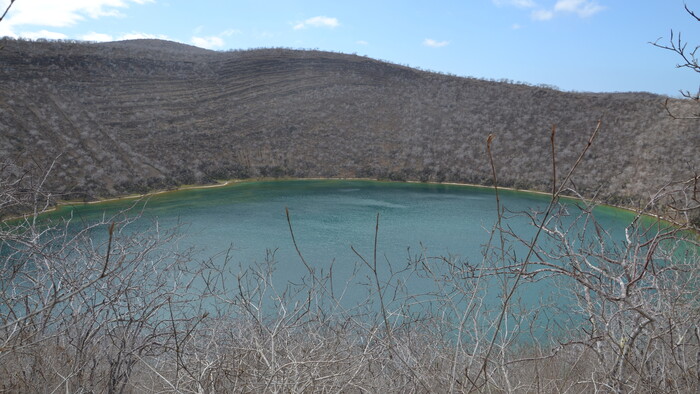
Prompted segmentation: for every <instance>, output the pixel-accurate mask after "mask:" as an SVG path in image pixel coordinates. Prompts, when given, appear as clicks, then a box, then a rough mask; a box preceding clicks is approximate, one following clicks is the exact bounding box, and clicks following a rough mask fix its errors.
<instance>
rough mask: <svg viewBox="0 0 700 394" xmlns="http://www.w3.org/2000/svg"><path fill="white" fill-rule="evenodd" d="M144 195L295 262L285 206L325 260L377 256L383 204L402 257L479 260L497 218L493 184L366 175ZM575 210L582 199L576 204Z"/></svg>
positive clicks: (242, 252)
mask: <svg viewBox="0 0 700 394" xmlns="http://www.w3.org/2000/svg"><path fill="white" fill-rule="evenodd" d="M500 193H501V200H502V205H503V207H504V208H505V209H506V210H508V211H511V212H520V211H530V210H540V211H541V210H544V209H545V208H546V206H547V204H548V203H549V197H548V196H546V195H540V194H535V193H526V192H517V191H510V190H501V191H500ZM133 204H134V200H119V201H112V202H105V203H100V204H86V205H82V204H81V205H74V206H63V207H61V208H60V209H59V210H58V211H57V212H54V213H52V214H51V215H50V216H52V217H56V216H63V217H65V216H67V215H69V214H72V215H73V221H74V222H77V223H78V222H88V223H89V222H93V221H96V220H98V219H99V218H101V217H102V216H103V215H104V214H105V212H107V215H109V214H110V213H114V212H117V211H118V210H121V209H125V208H127V207H130V206H132V205H133ZM143 204H145V208H144V210H143V219H145V220H144V222H145V223H150V222H151V221H152V220H157V221H158V223H159V225H160V227H161V228H168V227H172V226H176V225H180V226H182V228H181V229H182V232H183V233H184V237H183V239H182V241H181V242H182V245H184V246H195V247H197V248H198V249H204V250H205V251H209V252H215V251H223V250H226V249H227V248H228V247H229V246H231V245H232V246H233V248H234V250H235V256H234V257H235V259H236V260H240V261H251V262H252V261H261V260H264V259H265V256H266V251H267V250H274V251H276V253H275V255H276V257H277V260H278V261H280V262H283V264H287V265H292V264H294V265H297V264H301V262H300V261H299V260H300V259H299V257H298V255H297V253H296V251H295V249H294V245H293V243H292V238H291V235H290V230H289V225H288V223H287V218H286V215H285V208H288V209H289V213H290V217H291V221H292V225H293V230H294V234H295V236H296V241H297V244H298V246H299V248H300V250H301V252H302V253H303V255H304V257H305V258H306V260H307V261H309V262H313V264H314V265H317V266H324V265H327V264H330V263H331V262H332V261H335V262H336V264H337V265H343V264H348V263H351V262H355V261H357V260H359V259H358V257H357V255H356V254H355V253H354V252H353V251H352V250H351V246H352V247H354V248H355V249H356V250H357V251H358V252H360V253H361V254H363V255H364V256H366V257H371V254H372V251H373V246H374V235H375V224H376V215H377V214H379V232H378V251H379V254H380V255H381V256H382V257H383V259H385V260H389V261H391V262H394V263H399V262H402V261H405V260H406V259H407V258H409V257H410V256H412V255H414V254H415V253H419V252H420V251H427V253H428V254H429V255H431V256H454V257H459V258H462V259H469V260H473V261H479V260H480V259H481V250H482V248H481V246H482V245H483V244H484V243H485V242H487V241H488V239H489V231H490V230H491V229H492V227H493V225H494V224H495V223H496V220H497V215H496V199H495V194H494V192H493V190H492V189H489V188H480V187H472V186H461V185H445V184H424V183H394V182H377V181H360V180H348V181H345V180H294V181H263V182H245V183H237V184H232V185H229V186H224V187H216V188H206V189H189V190H182V191H177V192H171V193H164V194H158V195H154V196H151V197H149V198H148V199H146V200H143ZM570 204H573V200H571V202H570ZM137 205H139V207H140V204H137ZM572 208H573V205H572ZM137 211H139V209H138V208H137V209H135V210H134V212H135V213H136V212H137ZM576 211H577V209H575V208H573V212H572V214H576V213H577V212H576ZM509 216H513V215H509ZM595 217H596V219H597V221H598V222H599V223H600V224H601V226H602V227H603V228H605V229H608V230H609V231H610V232H611V233H612V234H613V236H614V235H615V234H617V236H618V237H619V239H623V237H624V231H625V227H626V226H627V225H629V223H630V222H631V221H632V220H633V219H634V214H633V213H631V212H628V211H625V210H620V209H613V208H609V207H598V208H596V211H595ZM507 224H508V225H510V226H511V227H513V228H514V229H515V231H516V232H519V233H520V234H522V235H523V236H525V237H527V236H528V234H529V235H532V233H533V228H532V227H531V226H530V225H529V223H528V221H527V220H526V219H525V218H512V219H508V221H507Z"/></svg>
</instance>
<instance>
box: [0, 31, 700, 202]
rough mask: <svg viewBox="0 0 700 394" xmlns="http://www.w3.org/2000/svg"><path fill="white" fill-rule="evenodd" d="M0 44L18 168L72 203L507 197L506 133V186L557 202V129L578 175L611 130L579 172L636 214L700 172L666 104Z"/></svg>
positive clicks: (2, 109) (182, 49) (379, 67)
mask: <svg viewBox="0 0 700 394" xmlns="http://www.w3.org/2000/svg"><path fill="white" fill-rule="evenodd" d="M0 46H2V47H3V49H2V50H0V161H8V160H10V161H13V162H18V163H27V164H30V163H34V162H35V163H39V164H40V165H42V166H48V164H49V163H51V161H52V160H54V159H56V166H55V167H54V170H53V172H52V176H51V178H50V183H49V185H48V186H49V187H50V188H52V189H53V190H56V191H59V192H61V193H64V196H66V197H73V198H76V197H78V198H85V199H93V198H96V197H102V196H113V195H119V194H125V193H131V192H143V191H146V190H152V189H156V188H167V187H172V186H175V185H179V184H193V183H208V182H212V181H213V180H215V179H228V178H248V177H277V176H292V177H372V178H388V179H397V180H421V181H454V182H468V183H479V184H489V183H490V182H491V176H490V169H489V167H488V160H487V158H486V155H485V142H486V137H487V135H488V134H489V133H493V134H495V135H496V140H495V142H494V155H495V160H496V165H497V168H498V171H499V183H502V184H504V185H509V186H515V187H519V188H528V189H536V190H547V189H548V187H549V185H550V183H551V181H550V178H551V155H550V146H549V134H550V130H551V127H552V125H553V124H556V125H557V130H558V131H557V141H556V143H557V156H558V162H559V166H560V169H559V171H558V173H559V174H562V175H563V174H564V173H565V172H566V169H568V168H569V166H570V165H571V163H573V161H574V160H575V158H576V156H577V155H578V153H579V152H580V151H581V149H582V148H583V147H584V145H585V142H586V141H587V139H588V137H589V135H590V133H591V132H592V130H593V129H594V127H595V125H596V123H597V121H598V119H601V120H602V128H601V131H600V135H599V137H598V139H597V141H596V142H595V144H594V145H593V147H592V148H591V150H590V152H589V154H588V155H587V156H586V158H585V160H584V162H583V163H582V166H581V168H580V169H579V171H578V173H577V174H576V176H575V177H574V182H575V184H576V186H577V187H578V188H579V190H580V191H582V192H583V193H584V194H585V195H587V196H593V195H597V196H598V197H599V198H602V199H605V200H607V201H610V202H618V203H623V204H630V205H633V204H635V203H636V202H639V201H643V200H646V199H647V197H648V196H649V194H650V193H652V192H654V191H655V190H656V189H658V188H659V187H660V186H662V185H664V184H666V183H668V182H671V181H678V180H681V179H686V178H689V177H691V176H692V175H693V171H698V170H700V155H698V148H699V147H700V133H698V130H699V129H700V125H699V123H698V122H697V121H690V120H673V119H671V118H670V117H669V116H668V115H667V114H666V112H665V111H664V109H663V108H662V103H663V102H664V100H665V97H662V96H656V95H652V94H648V93H619V94H598V93H568V92H561V91H557V90H552V89H548V88H542V87H536V86H527V85H519V84H508V83H498V82H491V81H484V80H479V79H473V78H461V77H456V76H448V75H442V74H436V73H430V72H425V71H420V70H415V69H411V68H408V67H403V66H398V65H394V64H388V63H384V62H380V61H376V60H372V59H369V58H366V57H361V56H354V55H345V54H337V53H327V52H319V51H296V50H287V49H261V50H251V51H237V52H213V51H208V50H204V49H200V48H196V47H191V46H187V45H182V44H176V43H171V42H166V41H158V40H135V41H124V42H116V43H105V44H87V43H67V42H27V41H14V40H4V41H0ZM671 105H672V106H674V107H675V108H677V109H678V110H679V111H681V112H682V111H686V110H690V106H692V103H689V102H683V101H672V102H671Z"/></svg>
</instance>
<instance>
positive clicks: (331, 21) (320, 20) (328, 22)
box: [293, 16, 340, 30]
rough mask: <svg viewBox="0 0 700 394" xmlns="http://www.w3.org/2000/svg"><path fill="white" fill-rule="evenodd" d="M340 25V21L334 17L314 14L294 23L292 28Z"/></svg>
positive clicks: (333, 26)
mask: <svg viewBox="0 0 700 394" xmlns="http://www.w3.org/2000/svg"><path fill="white" fill-rule="evenodd" d="M338 26H340V22H338V19H336V18H329V17H327V16H314V17H313V18H309V19H307V20H305V21H303V22H299V23H297V24H296V25H294V27H293V28H294V30H299V29H306V28H307V27H330V28H335V27H338Z"/></svg>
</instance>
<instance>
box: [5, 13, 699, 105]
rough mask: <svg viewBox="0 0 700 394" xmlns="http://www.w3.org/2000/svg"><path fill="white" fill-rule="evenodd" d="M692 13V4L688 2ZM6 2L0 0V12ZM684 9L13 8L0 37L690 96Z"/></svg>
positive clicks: (690, 34) (694, 29) (694, 85)
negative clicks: (168, 43) (320, 58)
mask: <svg viewBox="0 0 700 394" xmlns="http://www.w3.org/2000/svg"><path fill="white" fill-rule="evenodd" d="M686 3H687V4H688V6H689V7H690V8H691V9H695V10H696V11H697V12H699V13H700V0H687V1H686ZM7 4H9V0H0V5H2V6H3V10H4V8H5V7H6V6H7ZM683 4H684V2H683V1H682V0H459V1H458V0H442V1H441V0H434V1H430V2H428V1H412V0H402V1H398V0H372V1H366V0H352V1H348V0H343V1H331V0H325V1H320V0H319V1H282V0H267V1H266V0H231V1H224V0H199V1H178V0H16V1H15V3H14V5H13V6H12V8H11V10H10V12H9V13H8V15H7V17H6V18H5V19H4V20H3V21H2V22H0V36H14V37H27V38H34V39H36V38H66V39H79V40H91V41H111V40H121V39H130V38H162V39H168V40H173V41H179V42H183V43H187V44H192V45H197V46H200V47H206V48H210V49H215V50H228V49H247V48H259V47H289V48H315V49H321V50H329V51H336V52H344V53H356V54H359V55H367V56H369V57H372V58H376V59H382V60H388V61H391V62H394V63H399V64H405V65H409V66H413V67H419V68H423V69H429V70H434V71H439V72H444V73H451V74H456V75H460V76H473V77H478V78H487V79H503V78H505V79H509V80H515V81H523V82H527V83H531V84H549V85H555V86H557V87H559V88H560V89H562V90H576V91H605V92H613V91H649V92H654V93H661V94H667V95H671V96H678V95H679V94H678V91H679V90H680V89H685V90H691V91H697V89H698V87H699V86H700V75H699V74H697V73H693V72H692V71H690V70H687V69H676V68H675V65H676V64H677V63H678V61H679V59H678V58H677V56H675V55H674V54H673V53H671V52H668V51H664V50H661V49H658V48H655V47H653V46H652V45H650V44H649V42H650V41H655V40H656V39H658V38H661V39H662V42H664V43H667V42H668V37H669V33H670V30H671V29H673V30H674V31H676V32H678V31H681V32H682V33H683V37H685V38H687V39H688V41H690V46H694V45H699V44H700V23H698V22H695V21H694V20H693V19H692V18H691V17H690V16H689V15H688V14H687V13H686V12H685V10H684V9H683Z"/></svg>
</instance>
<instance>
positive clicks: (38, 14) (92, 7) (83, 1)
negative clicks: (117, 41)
mask: <svg viewBox="0 0 700 394" xmlns="http://www.w3.org/2000/svg"><path fill="white" fill-rule="evenodd" d="M151 1H152V0H62V1H57V0H31V1H17V2H15V3H14V4H13V5H12V8H11V9H10V12H9V13H8V14H7V16H6V18H5V19H3V21H2V24H3V25H4V26H3V29H2V31H0V34H3V35H9V36H18V35H20V36H23V37H27V38H32V37H31V36H30V35H32V34H34V33H39V32H29V33H21V34H18V33H15V31H16V30H17V27H19V26H27V25H31V26H48V27H54V28H57V27H58V28H61V27H70V26H74V25H75V24H77V23H79V22H80V21H83V20H85V19H87V18H92V19H98V18H102V17H119V16H123V13H122V12H121V11H120V10H121V9H124V8H128V7H129V6H130V5H131V4H145V3H148V2H151ZM3 3H7V2H3ZM3 11H4V9H3ZM42 31H44V30H42ZM27 34H29V35H27ZM58 34H61V33H58Z"/></svg>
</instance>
